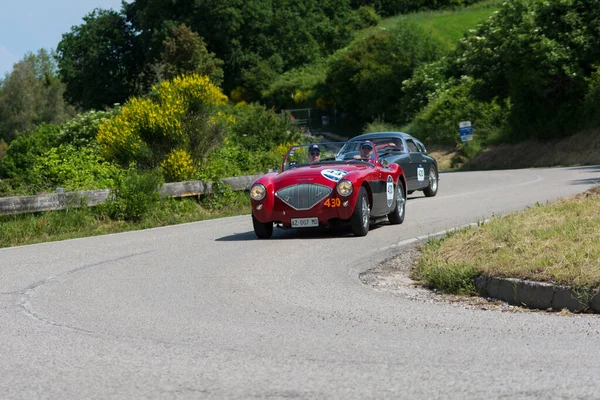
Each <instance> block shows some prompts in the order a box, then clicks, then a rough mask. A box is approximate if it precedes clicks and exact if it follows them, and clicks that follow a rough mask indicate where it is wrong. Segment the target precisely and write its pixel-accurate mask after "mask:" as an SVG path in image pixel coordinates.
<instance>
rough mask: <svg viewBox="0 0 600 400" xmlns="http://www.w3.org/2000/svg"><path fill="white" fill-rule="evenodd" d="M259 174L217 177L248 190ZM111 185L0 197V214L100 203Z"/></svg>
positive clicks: (182, 193)
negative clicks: (98, 188)
mask: <svg viewBox="0 0 600 400" xmlns="http://www.w3.org/2000/svg"><path fill="white" fill-rule="evenodd" d="M262 175H263V174H258V175H249V176H238V177H233V178H224V179H221V181H222V182H224V183H225V184H227V185H229V186H230V187H231V189H232V190H235V191H238V190H249V189H250V186H251V185H252V183H253V182H254V181H255V180H256V179H258V178H259V177H261V176H262ZM111 192H112V191H111V189H100V190H83V191H77V192H65V193H51V194H42V195H37V196H19V197H0V215H12V214H24V213H34V212H40V211H54V210H65V209H67V208H77V207H81V204H82V202H83V201H84V200H85V204H87V205H88V206H95V205H98V204H102V203H104V202H105V201H106V199H108V197H109V195H110V193H111ZM210 193H212V185H211V184H210V183H209V182H207V183H204V182H202V181H189V182H172V183H165V184H164V185H163V186H162V187H161V189H160V194H161V195H162V196H173V197H186V196H201V195H206V194H210Z"/></svg>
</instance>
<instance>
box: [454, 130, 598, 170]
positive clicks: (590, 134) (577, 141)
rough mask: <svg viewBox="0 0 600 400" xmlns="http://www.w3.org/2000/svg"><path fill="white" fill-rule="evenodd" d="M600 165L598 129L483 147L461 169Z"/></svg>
mask: <svg viewBox="0 0 600 400" xmlns="http://www.w3.org/2000/svg"><path fill="white" fill-rule="evenodd" d="M597 164H600V131H598V130H592V131H585V132H581V133H579V134H577V135H573V136H570V137H567V138H565V139H560V140H553V141H549V142H540V141H534V140H530V141H527V142H523V143H519V144H514V145H502V146H495V147H490V148H488V149H485V150H484V151H483V152H482V153H480V154H479V155H477V156H476V157H474V158H472V159H471V160H469V161H467V162H466V163H465V164H464V165H463V166H462V168H461V169H464V170H489V169H513V168H530V167H555V166H566V165H570V166H572V165H597Z"/></svg>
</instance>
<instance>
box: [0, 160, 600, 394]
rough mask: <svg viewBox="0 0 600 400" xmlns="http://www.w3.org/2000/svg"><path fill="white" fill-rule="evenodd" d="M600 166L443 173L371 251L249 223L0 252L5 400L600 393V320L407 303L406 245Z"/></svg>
mask: <svg viewBox="0 0 600 400" xmlns="http://www.w3.org/2000/svg"><path fill="white" fill-rule="evenodd" d="M598 180H600V167H581V168H564V169H528V170H514V171H494V172H468V173H447V174H443V175H442V179H441V182H440V192H439V195H438V196H437V197H435V198H424V197H422V195H421V194H420V193H419V192H418V193H419V194H417V193H415V195H414V196H412V197H411V198H410V199H409V202H408V204H407V217H406V221H405V223H404V224H402V225H399V226H386V225H383V226H380V227H378V228H374V229H373V230H372V231H371V232H369V235H368V236H367V237H365V238H355V237H351V236H343V235H340V233H339V232H337V233H336V232H330V231H317V232H314V231H312V232H306V231H303V232H301V231H278V230H276V233H275V237H276V238H277V239H276V240H269V241H257V240H255V239H254V234H253V232H252V224H251V221H250V218H249V217H248V216H244V217H233V218H225V219H221V220H212V221H205V222H198V223H192V224H185V225H179V226H172V227H166V228H160V229H151V230H146V231H140V232H130V233H123V234H116V235H107V236H100V237H93V238H86V239H78V240H70V241H63V242H56V243H46V244H41V245H33V246H24V247H17V248H9V249H2V250H0V398H2V399H9V398H23V399H31V398H55V399H58V398H60V399H68V398H77V399H81V398H86V399H88V398H89V399H92V398H98V399H105V398H124V399H125V398H126V399H130V398H241V399H247V398H311V399H312V398H343V399H351V398H355V399H368V398H374V399H375V398H376V399H380V398H457V399H464V398H502V397H506V398H553V397H555V398H563V397H569V398H574V397H578V398H599V397H600V380H599V379H598V378H599V377H600V362H599V360H600V318H598V317H596V316H590V315H582V316H560V315H558V314H548V313H505V312H496V311H484V310H478V309H463V308H460V307H456V306H450V305H445V304H440V303H428V302H420V301H414V300H409V299H407V298H404V297H402V296H394V295H390V294H389V293H382V292H380V291H376V290H374V289H372V288H371V287H369V286H366V285H363V284H362V283H361V282H360V280H359V278H358V275H359V273H361V272H363V271H365V270H367V269H369V268H371V267H373V266H375V265H376V264H378V263H379V262H381V261H382V260H384V259H385V258H387V257H389V256H391V255H393V254H394V253H397V252H399V251H402V247H401V246H399V245H398V244H399V243H402V242H405V241H406V240H408V239H411V238H415V237H418V236H422V235H426V234H432V233H436V232H440V231H443V230H446V229H449V228H452V227H455V226H459V225H462V224H466V223H470V222H474V221H477V220H481V219H484V218H488V217H490V216H492V215H494V214H495V215H498V214H504V213H507V212H511V211H515V210H519V209H523V208H524V207H526V206H527V205H529V204H534V203H535V202H544V201H546V200H551V199H555V198H557V197H562V196H568V195H572V194H575V193H578V192H582V191H584V190H586V189H588V188H589V187H590V186H591V185H592V184H594V183H595V182H596V181H598Z"/></svg>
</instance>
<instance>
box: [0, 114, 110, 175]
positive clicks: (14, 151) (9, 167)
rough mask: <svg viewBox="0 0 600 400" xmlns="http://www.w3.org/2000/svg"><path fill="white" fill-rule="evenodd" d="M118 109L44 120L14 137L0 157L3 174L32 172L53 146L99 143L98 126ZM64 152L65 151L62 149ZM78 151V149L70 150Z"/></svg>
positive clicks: (73, 153)
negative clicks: (54, 122)
mask: <svg viewBox="0 0 600 400" xmlns="http://www.w3.org/2000/svg"><path fill="white" fill-rule="evenodd" d="M114 113H115V111H88V112H85V113H81V114H78V115H77V116H75V117H74V118H72V119H70V120H68V121H66V122H64V123H62V124H60V125H49V124H41V125H39V126H37V127H36V128H35V130H34V131H33V132H31V133H30V134H29V135H21V136H19V137H18V138H17V139H15V140H13V141H12V142H11V143H10V145H9V147H8V148H7V149H6V155H5V157H4V158H2V159H0V178H2V177H4V178H17V177H23V176H25V175H27V174H30V173H31V168H33V165H34V164H35V163H37V162H38V160H39V158H40V157H41V156H42V155H43V154H45V153H46V152H48V151H49V150H50V149H53V148H56V147H59V146H61V145H65V146H73V147H75V148H80V147H88V146H90V145H92V146H93V145H97V142H96V139H95V138H96V134H97V132H98V126H99V125H100V124H101V123H102V122H103V121H104V120H106V119H108V118H110V116H111V115H113V114H114ZM63 153H64V152H63ZM70 154H71V155H76V152H71V153H70Z"/></svg>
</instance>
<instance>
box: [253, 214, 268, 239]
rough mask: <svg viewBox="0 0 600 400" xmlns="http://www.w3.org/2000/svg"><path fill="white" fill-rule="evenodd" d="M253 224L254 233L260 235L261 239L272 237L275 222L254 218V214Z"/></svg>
mask: <svg viewBox="0 0 600 400" xmlns="http://www.w3.org/2000/svg"><path fill="white" fill-rule="evenodd" d="M252 225H253V226H254V233H255V234H256V237H258V238H259V239H270V238H271V236H272V235H273V223H272V222H267V223H262V222H260V221H259V220H257V219H256V218H254V215H253V216H252Z"/></svg>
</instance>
